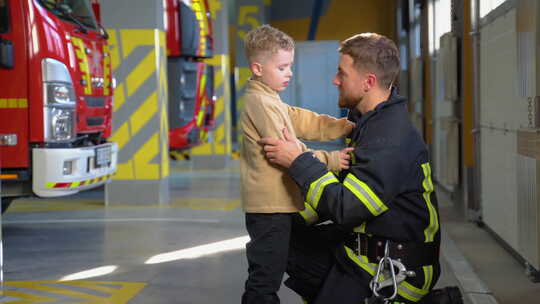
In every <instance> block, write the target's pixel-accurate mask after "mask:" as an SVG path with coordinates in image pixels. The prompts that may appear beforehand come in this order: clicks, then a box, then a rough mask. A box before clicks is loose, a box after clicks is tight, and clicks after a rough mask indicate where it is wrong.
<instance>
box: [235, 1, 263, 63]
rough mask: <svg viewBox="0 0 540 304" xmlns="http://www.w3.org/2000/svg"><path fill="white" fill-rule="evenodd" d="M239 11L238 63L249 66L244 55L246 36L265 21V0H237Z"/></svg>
mask: <svg viewBox="0 0 540 304" xmlns="http://www.w3.org/2000/svg"><path fill="white" fill-rule="evenodd" d="M236 5H237V6H236V7H237V12H238V19H237V24H236V26H237V33H238V36H237V37H236V41H237V43H236V50H237V52H236V65H237V66H239V67H243V66H247V61H246V59H245V56H244V52H243V49H244V38H245V37H246V34H247V32H249V31H250V30H252V29H254V28H256V27H258V26H260V25H261V24H262V23H264V16H265V15H264V9H265V5H264V0H238V1H236Z"/></svg>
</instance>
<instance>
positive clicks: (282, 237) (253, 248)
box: [242, 213, 294, 304]
mask: <svg viewBox="0 0 540 304" xmlns="http://www.w3.org/2000/svg"><path fill="white" fill-rule="evenodd" d="M293 214H294V213H246V228H247V231H248V233H249V237H250V238H251V241H250V242H249V243H248V244H247V245H246V256H247V260H248V266H249V268H248V273H249V275H248V278H247V280H246V284H245V291H244V294H243V295H242V304H275V303H280V302H279V298H278V296H277V291H278V290H279V287H280V286H281V281H282V279H283V274H284V273H285V269H286V268H287V258H288V255H289V239H290V235H291V220H292V216H293Z"/></svg>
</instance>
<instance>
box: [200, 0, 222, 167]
mask: <svg viewBox="0 0 540 304" xmlns="http://www.w3.org/2000/svg"><path fill="white" fill-rule="evenodd" d="M208 2H209V3H208V4H209V7H210V11H211V14H212V21H213V30H214V32H213V33H214V56H213V57H212V58H210V59H206V60H205V62H206V63H207V64H210V65H212V66H214V71H215V78H214V89H215V91H214V92H215V95H216V97H217V100H216V108H215V117H216V127H215V129H214V130H213V131H211V132H210V133H209V135H208V142H207V143H205V144H202V145H200V146H197V147H194V148H193V149H191V159H192V161H193V168H194V169H220V168H225V167H226V166H227V165H228V162H229V161H230V160H231V153H232V144H231V134H232V132H231V86H230V81H229V79H230V74H231V72H230V58H229V31H228V29H229V16H228V10H227V5H226V2H225V1H220V0H211V1H208Z"/></svg>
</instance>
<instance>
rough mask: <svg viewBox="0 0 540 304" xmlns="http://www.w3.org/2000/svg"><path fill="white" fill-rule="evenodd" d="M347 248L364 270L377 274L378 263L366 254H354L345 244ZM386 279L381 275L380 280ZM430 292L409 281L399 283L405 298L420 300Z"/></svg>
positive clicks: (350, 256) (399, 291) (355, 261)
mask: <svg viewBox="0 0 540 304" xmlns="http://www.w3.org/2000/svg"><path fill="white" fill-rule="evenodd" d="M343 247H344V248H345V251H346V252H347V256H349V258H350V259H351V260H352V261H353V262H354V263H356V264H357V265H358V266H360V268H362V269H363V270H364V271H366V272H367V273H369V274H370V275H371V276H375V273H376V272H377V267H378V265H377V264H373V263H369V262H368V258H367V257H366V256H364V255H360V256H357V255H356V254H354V251H353V250H352V249H350V248H349V247H347V246H343ZM384 279H386V278H385V277H384V276H383V275H381V276H380V280H384ZM428 293H429V289H420V288H416V287H414V286H413V285H412V284H410V283H408V282H405V281H403V282H401V283H400V284H399V285H398V294H399V295H400V296H402V297H403V298H405V299H407V300H409V301H413V302H418V301H420V299H422V297H424V296H425V295H426V294H428Z"/></svg>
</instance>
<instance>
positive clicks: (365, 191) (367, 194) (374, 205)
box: [343, 173, 388, 216]
mask: <svg viewBox="0 0 540 304" xmlns="http://www.w3.org/2000/svg"><path fill="white" fill-rule="evenodd" d="M343 184H344V185H345V187H347V189H349V190H350V191H351V192H352V193H353V194H354V195H355V196H356V197H357V198H358V199H359V200H360V201H361V202H362V203H363V204H364V205H365V206H366V208H367V209H368V210H369V211H370V212H371V213H372V214H373V215H374V216H378V215H380V214H381V213H383V212H384V211H386V210H388V207H386V205H385V204H384V203H383V202H382V201H381V200H380V199H379V197H377V195H376V194H375V193H374V192H373V190H371V188H369V186H368V185H367V184H366V183H364V182H362V181H360V180H359V179H358V178H356V177H355V176H354V175H352V174H351V173H349V174H348V175H347V177H346V178H345V182H344V183H343Z"/></svg>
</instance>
